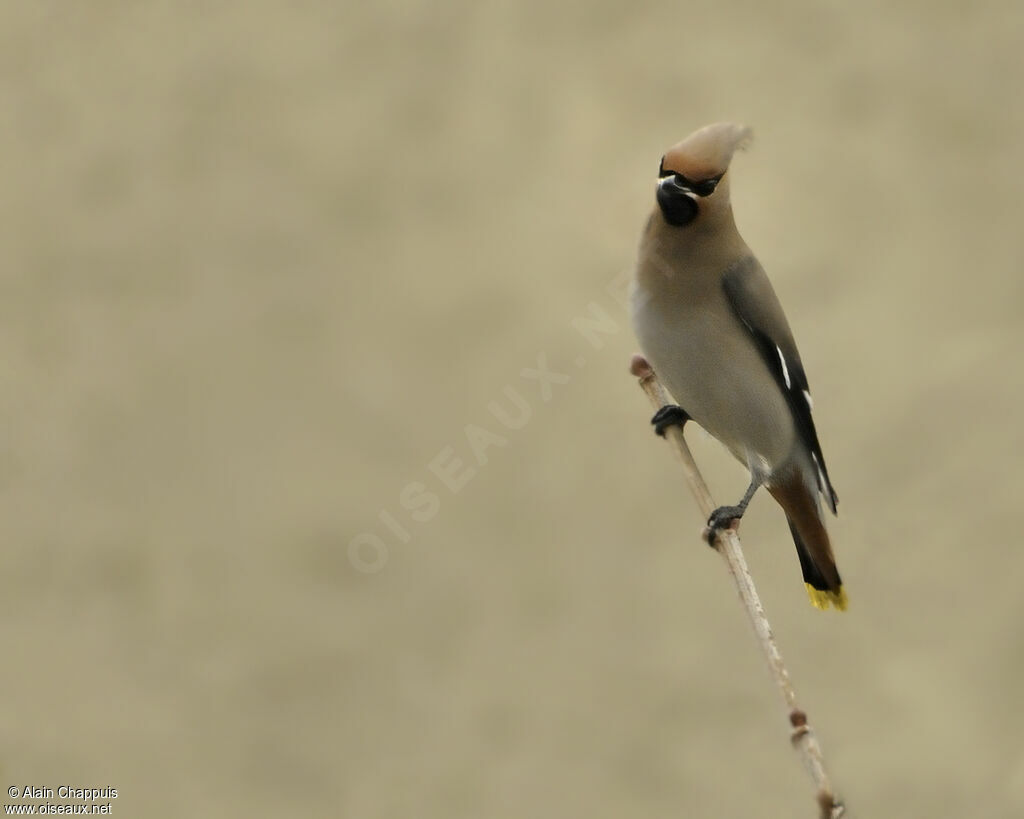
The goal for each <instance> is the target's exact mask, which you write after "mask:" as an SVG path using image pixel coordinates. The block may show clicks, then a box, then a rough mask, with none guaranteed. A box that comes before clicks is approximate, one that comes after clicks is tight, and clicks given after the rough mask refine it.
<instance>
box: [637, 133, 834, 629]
mask: <svg viewBox="0 0 1024 819" xmlns="http://www.w3.org/2000/svg"><path fill="white" fill-rule="evenodd" d="M751 137H752V131H751V130H750V129H749V128H747V127H745V126H742V125H738V124H735V123H729V122H719V123H715V124H712V125H707V126H705V127H703V128H701V129H699V130H697V131H695V132H694V133H692V134H691V135H690V136H688V137H686V139H684V140H682V141H681V142H679V143H677V144H676V145H674V146H673V147H672V148H670V149H669V150H668V151H667V152H666V153H665V155H664V156H663V157H662V159H661V164H660V166H659V168H658V181H657V187H656V190H655V205H654V207H653V210H652V212H651V215H650V217H649V218H648V220H647V223H646V226H645V228H644V230H643V233H642V236H641V240H640V245H639V250H638V255H637V263H636V268H635V272H634V276H633V281H632V288H631V299H630V300H631V313H632V320H633V327H634V330H635V333H636V336H637V339H638V341H639V342H640V346H641V349H642V350H643V352H644V355H645V356H646V358H647V360H648V361H649V362H650V365H651V367H652V368H653V370H654V373H655V375H656V376H657V377H658V379H659V380H660V381H661V383H662V384H663V385H664V386H665V387H666V389H667V390H668V392H669V393H670V394H671V396H672V399H673V400H674V401H675V402H676V403H674V404H668V405H666V406H664V407H662V408H661V409H659V410H658V412H657V413H656V414H655V416H654V417H653V418H652V419H651V423H652V424H653V425H654V430H655V432H657V433H658V434H659V435H662V436H664V434H665V430H666V429H667V428H668V427H670V426H673V425H679V426H683V425H685V424H686V422H687V421H689V420H693V421H694V422H695V423H697V424H699V425H700V426H701V427H702V428H703V429H705V430H706V431H707V432H708V433H710V434H711V435H712V436H713V437H714V438H716V439H718V440H719V441H720V442H721V443H722V444H724V445H725V447H726V448H727V449H728V450H729V451H730V452H731V453H732V455H733V456H734V457H735V458H736V459H737V460H739V461H740V463H742V464H743V465H744V466H745V467H746V468H747V469H748V470H749V472H750V484H749V486H748V488H747V490H746V492H745V493H744V495H743V498H742V499H741V500H740V501H739V502H738V503H737V504H735V505H732V506H722V507H719V508H718V509H715V510H714V512H712V514H711V517H710V518H709V519H708V523H707V529H706V530H705V536H706V537H707V540H708V542H709V543H710V544H712V545H714V544H715V542H716V538H717V536H718V533H719V532H720V531H721V530H722V529H727V528H735V527H736V526H737V525H738V522H739V519H741V518H742V517H743V514H744V512H745V511H746V508H747V505H748V504H749V503H750V500H751V498H752V497H753V496H754V494H755V492H756V491H757V490H758V488H760V487H761V486H764V487H765V488H766V489H767V490H768V492H769V493H770V494H771V496H772V497H773V498H774V499H775V500H776V502H777V503H778V504H779V505H780V506H781V507H782V509H783V511H784V512H785V514H786V520H787V521H788V523H789V529H790V532H791V534H792V537H793V541H794V543H795V544H796V551H797V555H798V557H799V561H800V568H801V571H802V573H803V580H804V583H805V584H806V589H807V593H808V596H809V598H810V601H811V603H812V605H814V606H815V607H816V608H819V609H827V608H829V606H834V607H835V608H836V609H838V610H845V609H846V607H847V596H846V592H845V590H844V588H843V583H842V579H841V578H840V576H839V570H838V569H837V567H836V561H835V557H834V555H833V552H832V544H831V541H830V539H829V535H828V531H827V530H826V528H825V516H824V512H823V504H822V501H824V506H826V507H828V509H829V510H830V511H831V512H832V513H833V514H835V513H836V504H837V503H838V501H839V498H838V496H837V495H836V492H835V489H834V488H833V487H832V482H831V480H830V479H829V474H828V469H827V467H826V466H825V457H824V455H823V454H822V451H821V444H820V443H819V441H818V433H817V430H816V429H815V426H814V419H813V416H812V408H813V403H812V400H811V392H810V387H809V386H808V383H807V375H806V373H805V371H804V366H803V362H802V361H801V359H800V353H799V351H798V350H797V346H796V342H795V341H794V339H793V333H792V331H791V330H790V327H789V322H788V321H787V320H786V315H785V313H784V312H783V310H782V305H781V304H780V303H779V299H778V297H777V296H776V294H775V290H774V288H773V287H772V285H771V282H770V281H769V280H768V276H767V274H766V273H765V271H764V268H762V266H761V264H760V262H758V260H757V258H756V257H755V256H754V254H753V252H752V251H751V250H750V248H749V247H748V246H747V244H746V242H745V241H744V240H743V238H742V237H741V236H740V234H739V231H738V230H737V228H736V222H735V219H734V217H733V211H732V204H731V202H730V198H729V187H730V176H731V174H730V164H731V162H732V160H733V156H734V154H735V153H736V152H737V151H738V150H741V149H744V148H746V147H747V145H748V144H749V142H750V140H751Z"/></svg>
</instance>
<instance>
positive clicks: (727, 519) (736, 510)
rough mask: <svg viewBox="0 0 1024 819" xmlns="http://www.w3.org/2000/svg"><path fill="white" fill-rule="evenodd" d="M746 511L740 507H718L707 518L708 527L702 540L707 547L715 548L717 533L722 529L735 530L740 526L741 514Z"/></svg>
mask: <svg viewBox="0 0 1024 819" xmlns="http://www.w3.org/2000/svg"><path fill="white" fill-rule="evenodd" d="M745 511H747V510H746V509H745V508H744V507H742V506H719V507H718V508H717V509H716V510H715V511H714V512H712V513H711V517H709V518H708V526H707V528H706V529H705V530H704V539H705V540H706V541H707V542H708V545H709V546H711V547H715V546H716V545H717V541H718V533H719V532H721V531H722V530H723V529H732V530H734V531H735V530H736V529H737V528H738V527H739V525H740V519H741V518H742V517H743V513H744V512H745Z"/></svg>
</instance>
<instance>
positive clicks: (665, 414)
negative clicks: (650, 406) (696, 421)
mask: <svg viewBox="0 0 1024 819" xmlns="http://www.w3.org/2000/svg"><path fill="white" fill-rule="evenodd" d="M689 420H690V416H689V415H687V414H686V410H684V409H683V408H682V407H679V406H676V405H675V404H666V405H665V406H663V407H662V408H661V409H660V410H658V411H657V412H656V413H654V417H653V418H651V423H652V424H654V431H655V432H656V433H657V434H658V435H660V436H661V437H662V438H664V437H665V430H666V429H668V428H669V427H674V426H678V427H679V428H680V429H682V428H683V427H684V426H685V425H686V422H687V421H689Z"/></svg>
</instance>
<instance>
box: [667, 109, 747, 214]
mask: <svg viewBox="0 0 1024 819" xmlns="http://www.w3.org/2000/svg"><path fill="white" fill-rule="evenodd" d="M750 138H751V130H750V129H749V128H746V127H744V126H742V125H734V124H733V123H731V122H719V123H715V124H714V125H707V126H705V127H704V128H701V129H700V130H699V131H695V132H694V133H692V134H690V136H688V137H687V138H686V139H684V140H683V141H682V142H680V143H678V144H676V145H674V146H673V147H672V148H670V149H669V150H668V152H667V153H666V154H665V155H664V156H663V157H662V158H661V166H660V167H659V168H658V193H657V199H658V207H659V208H660V209H661V213H662V216H664V218H665V221H666V222H668V223H669V224H670V225H673V226H675V227H685V226H686V225H689V224H692V223H693V222H695V221H696V220H697V217H698V216H700V215H701V214H702V211H704V212H706V213H707V215H709V216H711V215H713V214H714V213H715V212H723V213H725V212H728V211H729V190H728V184H727V182H725V181H724V177H725V174H726V172H727V171H728V170H729V163H730V162H731V161H732V157H733V154H734V153H736V151H737V150H739V149H741V148H743V147H745V146H746V144H747V143H748V142H749V141H750Z"/></svg>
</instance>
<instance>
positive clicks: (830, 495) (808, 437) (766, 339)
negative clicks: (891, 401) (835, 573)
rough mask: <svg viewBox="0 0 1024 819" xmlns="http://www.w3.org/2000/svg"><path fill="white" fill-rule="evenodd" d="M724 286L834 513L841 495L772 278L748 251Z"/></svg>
mask: <svg viewBox="0 0 1024 819" xmlns="http://www.w3.org/2000/svg"><path fill="white" fill-rule="evenodd" d="M722 289H723V290H724V291H725V297H726V299H727V300H728V302H729V305H730V306H731V307H732V309H733V312H735V313H736V316H737V318H739V320H740V322H741V323H742V324H743V326H744V327H745V328H746V329H747V331H748V332H749V333H750V335H751V337H752V338H753V340H754V343H755V344H756V345H757V348H758V350H759V351H760V352H761V356H762V357H763V358H764V361H765V364H767V365H768V369H769V370H770V371H771V373H772V375H773V376H774V377H775V381H776V382H777V383H778V385H779V389H781V390H782V394H783V395H785V396H786V401H787V403H788V404H789V407H790V411H791V412H792V413H793V420H794V422H795V425H796V429H797V434H798V435H799V436H800V440H801V441H802V442H803V443H804V446H806V447H807V451H808V452H809V453H810V455H811V459H812V460H813V461H814V465H815V467H817V472H818V475H817V477H818V488H819V489H820V490H821V494H822V495H824V496H825V501H826V503H828V506H829V508H830V509H831V510H832V512H833V514H834V513H835V511H836V504H837V503H838V502H839V498H838V496H837V495H836V492H835V490H834V489H833V488H832V482H831V481H830V480H829V477H828V469H826V467H825V456H824V455H823V454H822V452H821V444H819V443H818V432H817V430H816V429H815V428H814V419H813V418H812V417H811V392H810V388H809V387H808V386H807V375H806V373H805V372H804V365H803V363H802V362H801V361H800V353H799V352H798V351H797V348H796V342H795V341H794V340H793V333H792V332H791V331H790V329H789V323H788V322H787V321H786V316H785V314H784V313H783V312H782V305H780V304H779V299H778V297H777V296H776V295H775V291H774V290H773V289H772V285H771V282H770V281H768V276H767V275H766V274H765V272H764V270H763V269H762V268H761V265H760V264H759V263H758V261H757V259H755V258H754V257H753V256H748V257H747V258H745V259H743V260H742V261H740V262H738V263H736V264H734V265H732V266H731V267H730V268H729V269H728V270H727V271H726V272H725V275H724V276H723V277H722Z"/></svg>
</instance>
